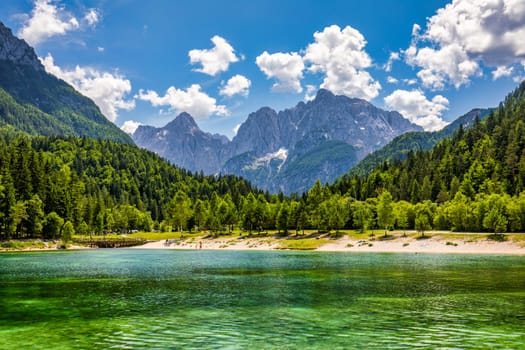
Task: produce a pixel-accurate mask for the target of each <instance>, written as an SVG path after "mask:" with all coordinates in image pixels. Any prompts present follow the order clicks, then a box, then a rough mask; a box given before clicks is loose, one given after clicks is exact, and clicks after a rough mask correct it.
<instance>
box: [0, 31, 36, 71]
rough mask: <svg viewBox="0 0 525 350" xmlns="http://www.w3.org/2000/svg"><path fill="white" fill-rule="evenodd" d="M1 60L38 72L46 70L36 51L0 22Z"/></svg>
mask: <svg viewBox="0 0 525 350" xmlns="http://www.w3.org/2000/svg"><path fill="white" fill-rule="evenodd" d="M0 60H6V61H11V62H14V63H17V64H21V65H28V66H31V67H33V69H35V70H37V71H43V70H44V66H42V64H41V63H40V61H39V60H38V57H37V55H36V54H35V50H33V48H32V47H30V46H29V45H28V44H27V43H26V42H25V41H24V40H22V39H18V38H17V37H15V36H14V35H13V33H12V32H11V29H9V28H7V27H6V26H4V24H3V23H2V22H0Z"/></svg>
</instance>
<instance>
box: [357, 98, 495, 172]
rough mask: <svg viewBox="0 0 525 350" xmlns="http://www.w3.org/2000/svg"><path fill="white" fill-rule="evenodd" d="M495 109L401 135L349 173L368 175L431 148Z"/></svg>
mask: <svg viewBox="0 0 525 350" xmlns="http://www.w3.org/2000/svg"><path fill="white" fill-rule="evenodd" d="M494 110H495V108H474V109H472V110H471V111H470V112H468V113H466V114H464V115H462V116H461V117H459V118H457V119H456V120H454V121H453V122H452V123H450V124H448V125H447V126H445V127H444V128H443V129H441V130H439V131H419V132H417V131H416V132H407V133H405V134H403V135H400V136H398V137H396V138H395V139H393V140H392V141H391V142H390V143H388V144H387V145H386V146H385V147H383V148H381V149H378V150H377V151H374V152H372V153H370V154H369V155H367V156H366V157H365V158H364V159H363V160H361V161H360V162H359V163H358V164H357V165H356V166H355V167H353V168H352V169H351V170H350V172H349V174H348V175H349V176H353V175H358V176H364V175H368V174H369V173H370V172H372V171H373V170H374V169H375V168H376V167H378V166H379V165H381V164H382V163H383V162H392V161H396V160H402V159H405V158H406V157H407V154H408V153H409V152H416V151H419V150H422V151H427V150H430V149H432V147H434V146H435V145H436V144H437V143H438V142H439V141H441V140H443V139H445V138H447V137H450V136H452V135H453V133H454V132H455V131H456V130H458V129H459V128H460V127H461V128H463V129H470V128H471V127H472V126H473V125H474V124H475V123H476V122H477V121H480V120H482V119H484V118H485V117H487V116H488V115H489V114H490V113H491V112H493V111H494ZM476 120H477V121H476Z"/></svg>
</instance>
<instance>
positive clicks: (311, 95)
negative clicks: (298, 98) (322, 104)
mask: <svg viewBox="0 0 525 350" xmlns="http://www.w3.org/2000/svg"><path fill="white" fill-rule="evenodd" d="M316 92H317V87H316V86H315V85H311V84H308V85H306V94H305V95H304V100H305V101H307V102H308V101H313V100H314V99H315V96H316Z"/></svg>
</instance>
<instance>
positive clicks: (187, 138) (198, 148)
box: [133, 113, 229, 174]
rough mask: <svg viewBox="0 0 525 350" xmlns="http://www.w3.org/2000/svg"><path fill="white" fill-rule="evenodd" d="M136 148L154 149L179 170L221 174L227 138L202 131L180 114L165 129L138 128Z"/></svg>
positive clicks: (135, 138)
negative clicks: (222, 157) (180, 168)
mask: <svg viewBox="0 0 525 350" xmlns="http://www.w3.org/2000/svg"><path fill="white" fill-rule="evenodd" d="M133 139H134V141H135V143H136V145H137V146H140V147H143V148H146V149H149V150H152V151H154V152H156V153H158V154H160V155H161V156H163V157H164V158H166V159H168V160H169V161H171V162H172V163H173V164H176V165H178V166H180V167H183V168H186V169H188V170H191V171H203V172H204V173H205V174H215V173H218V172H219V170H220V168H221V165H222V163H221V154H222V153H223V152H224V151H225V149H226V148H227V146H228V143H229V140H228V138H227V137H226V136H222V135H212V134H210V133H206V132H204V131H202V130H201V129H199V127H198V126H197V124H196V123H195V121H194V120H193V118H192V117H191V116H190V115H189V114H188V113H181V114H180V115H179V116H177V118H175V119H174V120H173V121H172V122H170V123H169V124H167V125H166V126H164V127H162V128H155V127H152V126H139V127H138V128H137V130H136V131H135V133H134V134H133Z"/></svg>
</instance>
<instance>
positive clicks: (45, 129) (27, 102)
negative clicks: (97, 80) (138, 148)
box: [0, 22, 133, 144]
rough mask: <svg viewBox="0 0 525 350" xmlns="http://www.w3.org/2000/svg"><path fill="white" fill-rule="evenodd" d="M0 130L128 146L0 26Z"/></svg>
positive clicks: (97, 112) (123, 137)
mask: <svg viewBox="0 0 525 350" xmlns="http://www.w3.org/2000/svg"><path fill="white" fill-rule="evenodd" d="M0 125H11V126H13V127H14V128H15V129H17V130H20V131H24V132H27V133H29V134H32V135H44V136H50V135H64V136H86V137H91V138H96V139H106V140H112V141H117V142H120V143H126V144H133V141H132V139H131V138H130V137H129V135H127V134H126V133H125V132H123V131H122V130H120V129H119V128H118V127H117V126H116V125H115V124H113V123H112V122H110V121H109V120H107V119H106V117H104V115H103V114H102V113H101V112H100V109H99V108H98V107H97V105H95V103H94V102H93V101H92V100H90V99H89V98H87V97H85V96H83V95H81V94H80V93H78V92H77V91H75V89H74V88H73V87H71V86H70V85H69V84H67V83H66V82H64V81H63V80H60V79H58V78H56V77H55V76H53V75H51V74H48V73H47V72H46V71H45V69H44V66H43V65H42V63H41V62H40V61H39V59H38V57H37V55H36V53H35V51H34V49H33V48H32V47H30V46H29V45H28V44H27V43H26V42H25V41H24V40H21V39H18V38H17V37H15V36H14V35H13V33H12V32H11V30H10V29H9V28H7V27H5V26H4V25H3V23H1V22H0Z"/></svg>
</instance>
